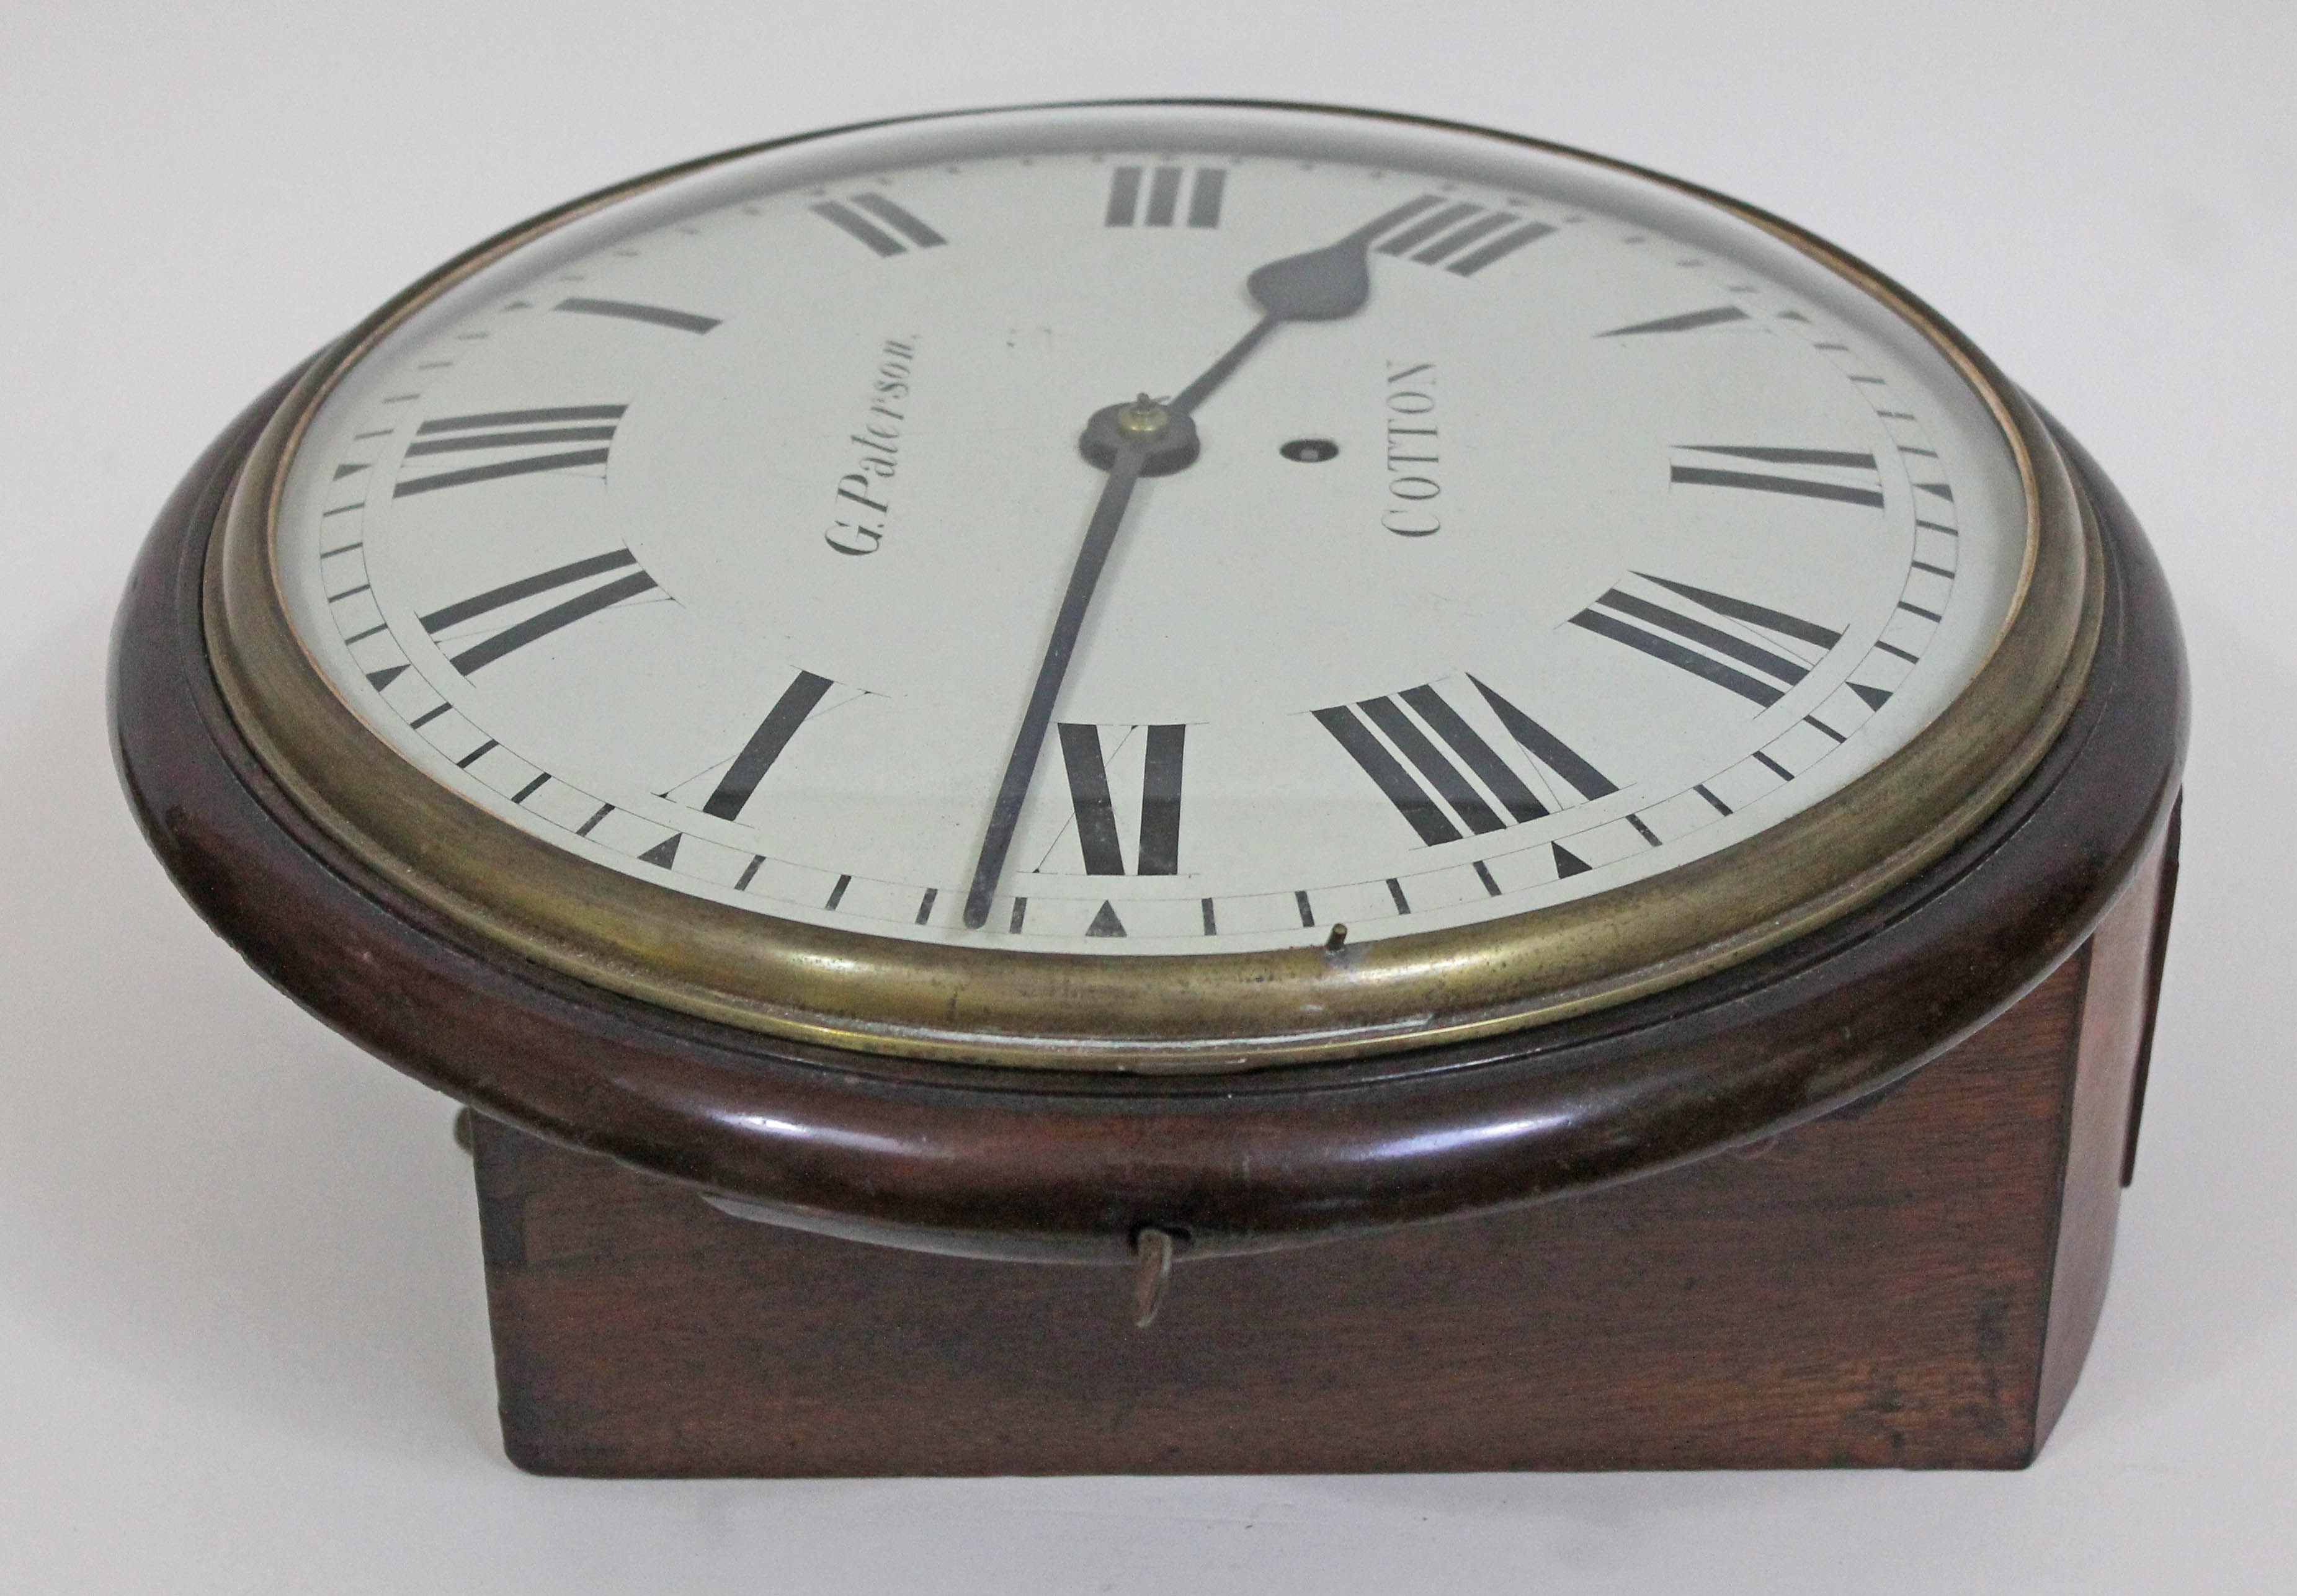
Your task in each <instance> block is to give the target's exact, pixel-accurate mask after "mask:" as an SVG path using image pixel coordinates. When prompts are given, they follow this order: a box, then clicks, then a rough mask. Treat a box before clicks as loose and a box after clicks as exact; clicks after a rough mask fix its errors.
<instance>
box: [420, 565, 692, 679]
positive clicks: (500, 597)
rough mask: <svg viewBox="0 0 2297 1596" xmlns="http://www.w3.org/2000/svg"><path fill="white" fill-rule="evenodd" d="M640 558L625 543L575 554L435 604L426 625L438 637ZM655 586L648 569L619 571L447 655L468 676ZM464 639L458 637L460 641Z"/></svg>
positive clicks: (620, 567) (621, 567)
mask: <svg viewBox="0 0 2297 1596" xmlns="http://www.w3.org/2000/svg"><path fill="white" fill-rule="evenodd" d="M636 564H638V556H637V555H634V554H632V553H630V550H628V549H626V548H618V549H616V550H615V551H614V552H613V553H612V554H605V555H593V556H592V557H591V558H589V559H587V560H576V561H574V562H573V563H572V564H567V565H560V566H557V567H556V568H555V569H553V570H549V571H544V572H537V573H536V574H535V575H533V576H530V577H523V578H521V579H520V580H517V581H515V582H505V583H504V584H503V585H502V586H501V587H499V588H488V589H487V590H486V591H485V592H483V593H480V594H475V595H473V596H471V597H469V598H465V599H464V600H463V601H462V602H460V603H459V604H450V605H447V606H445V607H444V608H443V609H437V610H433V611H432V612H431V613H429V614H427V615H425V616H424V617H423V629H424V631H426V632H428V633H430V634H431V636H432V637H433V638H438V637H440V634H442V633H445V632H449V631H452V630H454V629H457V628H459V627H461V626H463V625H464V624H465V622H467V621H475V620H477V619H479V618H480V617H481V616H483V615H491V614H493V613H495V612H496V611H498V610H502V609H507V608H509V607H510V606H512V605H516V604H519V603H521V602H522V601H523V600H525V599H529V598H534V597H538V596H540V595H542V594H545V593H551V592H556V590H557V589H559V588H572V587H575V586H578V585H579V584H581V583H585V582H588V581H589V580H590V579H591V578H593V577H598V576H605V574H606V573H607V572H613V571H622V570H625V569H627V568H629V567H631V566H635V565H636ZM654 586H655V580H654V578H652V577H650V576H648V575H647V574H646V572H643V571H636V570H633V571H630V574H628V575H627V576H618V577H615V578H613V580H611V581H605V582H600V583H599V584H598V585H597V586H596V587H592V588H584V590H583V591H581V592H580V593H578V594H576V595H575V596H573V597H572V598H568V599H564V600H562V601H561V602H559V603H557V604H555V605H550V606H549V607H548V608H547V609H544V610H541V611H539V612H537V613H534V614H531V615H529V616H528V617H527V618H526V619H525V620H523V621H516V622H515V623H513V624H512V625H509V626H506V627H505V628H503V629H501V630H500V631H498V632H494V633H492V634H491V635H489V636H485V637H483V638H480V640H479V641H477V642H474V643H472V644H470V646H467V647H465V648H462V649H461V650H460V651H459V652H457V653H455V654H449V655H448V658H447V662H448V663H449V664H450V665H452V666H454V667H455V669H456V670H459V671H461V672H462V673H463V674H464V675H465V676H468V675H470V674H471V673H472V672H473V671H475V670H480V669H481V668H482V667H484V666H487V665H491V664H493V663H494V662H496V661H497V660H499V659H501V658H502V657H503V656H504V655H506V654H514V653H515V652H517V651H518V650H519V649H522V648H523V647H525V646H527V645H528V644H530V643H532V642H534V641H536V640H537V639H538V638H547V637H548V636H549V635H550V634H551V633H553V632H555V631H557V630H559V629H561V628H563V627H568V626H572V625H573V624H574V622H576V621H580V620H581V619H582V618H583V617H585V616H586V615H595V614H597V613H598V612H599V611H601V610H604V609H609V608H611V607H613V605H618V604H620V603H622V601H623V600H624V599H626V598H635V597H637V596H638V595H639V594H641V593H645V592H648V591H650V590H652V588H654ZM460 640H461V639H457V641H460Z"/></svg>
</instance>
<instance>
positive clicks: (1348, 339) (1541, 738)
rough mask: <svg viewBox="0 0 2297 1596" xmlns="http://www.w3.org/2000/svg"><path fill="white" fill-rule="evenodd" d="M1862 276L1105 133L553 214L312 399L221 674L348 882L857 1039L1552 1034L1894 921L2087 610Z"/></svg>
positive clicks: (2036, 451)
mask: <svg viewBox="0 0 2297 1596" xmlns="http://www.w3.org/2000/svg"><path fill="white" fill-rule="evenodd" d="M221 547H222V552H221V554H220V555H219V556H218V558H217V560H216V562H215V564H214V570H213V585H212V590H211V606H210V629H211V632H212V633H213V634H215V636H216V638H217V640H218V644H219V646H218V648H217V654H218V661H219V663H220V665H221V667H222V670H221V675H222V678H223V681H224V685H225V687H226V692H227V693H228V694H229V695H230V696H231V699H232V702H233V703H234V704H235V711H236V712H238V713H239V714H240V715H241V717H242V718H243V720H244V721H245V722H246V723H247V724H248V726H249V728H250V729H251V734H252V735H253V736H254V737H255V740H256V741H257V743H258V745H259V747H263V748H264V749H265V750H266V756H267V760H268V761H269V762H271V763H272V764H274V765H275V766H276V768H277V769H279V771H280V773H281V774H282V776H283V778H284V779H285V780H286V781H287V783H288V785H289V786H290V787H291V789H292V790H294V791H295V792H296V793H297V795H298V796H299V798H300V799H301V801H302V802H304V803H305V805H306V806H307V807H308V808H309V809H310V810H311V811H312V812H313V813H314V815H315V816H317V817H318V818H319V819H322V821H323V823H325V824H326V825H327V826H328V827H330V829H332V830H333V831H335V832H336V833H337V834H338V835H341V836H342V837H343V838H345V839H346V840H347V841H349V842H350V843H352V844H353V845H354V846H356V847H357V848H358V849H359V851H361V853H362V855H363V856H365V857H367V858H368V859H370V860H371V861H373V862H375V863H376V864H378V865H379V866H380V867H381V868H384V869H386V870H387V871H388V872H389V873H390V874H391V876H393V877H394V878H395V879H397V880H399V881H400V882H401V883H402V884H408V885H411V886H413V887H414V888H415V889H416V890H417V891H418V892H419V893H421V894H422V895H423V896H424V897H425V898H426V899H427V900H428V901H432V902H434V903H437V904H439V905H440V906H441V907H444V908H446V909H449V911H450V912H452V913H454V914H456V915H457V917H460V918H462V919H464V920H465V921H466V922H467V923H469V924H471V925H473V926H476V927H478V928H480V929H482V930H483V931H484V932H486V933H488V934H491V935H495V936H498V937H500V938H503V939H506V940H507V941H509V942H512V943H513V944H514V945H515V946H517V947H519V948H520V949H521V950H524V951H528V952H531V953H532V954H534V955H535V956H537V957H540V958H545V959H546V960H548V961H550V962H554V963H556V964H558V965H560V966H561V967H566V968H570V969H572V970H574V971H576V972H577V973H579V974H582V975H586V976H588V977H589V978H591V979H594V980H597V981H599V982H601V983H605V984H607V985H610V986H614V987H617V988H619V989H621V990H623V991H630V992H633V993H635V994H637V995H639V996H642V997H646V998H647V999H649V1000H655V1001H659V1002H664V1003H668V1004H671V1006H674V1007H679V1008H687V1009H689V1010H691V1011H694V1012H698V1013H703V1014H706V1015H710V1016H714V1017H720V1018H733V1019H735V1020H737V1021H738V1022H740V1023H743V1024H751V1025H754V1026H760V1027H762V1028H765V1029H768V1030H776V1031H781V1032H786V1033H790V1034H794V1035H800V1036H804V1037H809V1038H811V1039H814V1040H822V1041H836V1042H845V1043H853V1044H859V1045H863V1046H869V1047H875V1048H881V1049H891V1050H894V1051H902V1052H912V1053H925V1054H932V1055H936V1056H943V1057H959V1058H976V1059H984V1060H992V1061H1000V1062H1020V1063H1032V1064H1044V1065H1078V1064H1107V1065H1120V1066H1124V1067H1135V1068H1140V1067H1194V1068H1203V1067H1223V1066H1232V1065H1249V1064H1259V1063H1269V1062H1278V1061H1281V1060H1284V1059H1287V1058H1293V1057H1303V1056H1312V1055H1317V1054H1323V1053H1330V1052H1336V1051H1342V1052H1344V1051H1351V1050H1354V1051H1361V1050H1363V1049H1367V1048H1375V1047H1379V1048H1386V1047H1395V1046H1399V1045H1405V1044H1407V1043H1409V1042H1411V1041H1416V1040H1420V1039H1425V1038H1430V1037H1434V1036H1448V1035H1457V1034H1461V1033H1464V1032H1471V1031H1474V1030H1477V1029H1491V1028H1497V1027H1503V1026H1509V1025H1519V1024H1527V1023H1531V1022H1533V1021H1535V1020H1537V1019H1539V1018H1542V1017H1544V1016H1550V1015H1553V1014H1560V1013H1565V1012H1570V1011H1572V1010H1573V1009H1575V1008H1586V1007H1589V1006H1592V1005H1595V1004H1600V1003H1603V1002H1610V1001H1615V1000H1618V999H1620V998H1624V997H1626V996H1630V995H1633V994H1634V993H1635V992H1638V991H1648V990H1651V989H1652V988H1654V987H1655V986H1659V985H1664V984H1667V983H1672V982H1675V981H1679V980H1682V979H1685V978H1687V977H1688V976H1690V975H1695V974H1697V973H1700V971H1702V970H1705V969H1708V968H1713V967H1717V966H1718V965H1720V964H1724V963H1727V962H1729V961H1731V960H1732V959H1734V958H1741V957H1744V956H1745V955H1747V954H1749V953H1751V952H1753V951H1755V950H1758V949H1759V948H1761V947H1764V946H1767V945H1771V944H1773V943H1774V942H1777V941H1779V940H1781V939H1782V938H1783V937H1785V936H1789V935H1791V934H1795V933H1796V932H1798V931H1799V930H1803V929H1807V928H1809V927H1810V926H1814V925H1815V924H1818V923H1821V922H1823V921H1824V919H1825V918H1828V917H1832V916H1833V915H1835V914H1839V913H1840V912H1842V911H1843V910H1844V909H1848V908H1849V907H1851V906H1852V905H1854V904H1855V903H1857V902H1858V901H1865V899H1867V898H1871V897H1872V896H1873V894H1874V893H1878V892H1880V891H1881V890H1882V889H1883V888H1884V887H1885V886H1887V885H1889V884H1892V883H1893V882H1895V881H1897V880H1900V879H1904V878H1905V877H1906V876H1908V875H1909V874H1911V873H1912V872H1913V871H1914V870H1915V869H1917V868H1919V867H1920V865H1921V864H1922V862H1924V861H1925V860H1927V859H1929V858H1931V857H1935V856H1936V854H1937V853H1938V852H1939V851H1942V850H1943V849H1944V848H1945V847H1947V846H1948V845H1950V843H1952V842H1953V841H1954V840H1955V839H1956V838H1957V837H1958V836H1959V835H1963V834H1964V833H1965V832H1966V831H1967V830H1968V828H1969V827H1970V826H1971V825H1972V824H1974V823H1975V822H1976V821H1977V820H1978V819H1980V818H1982V816H1983V815H1984V813H1985V812H1986V811H1987V810H1988V808H1989V807H1990V806H1991V805H1992V803H1993V802H1996V801H1997V800H1998V799H1999V797H2000V796H2001V795H2002V794H2003V793H2004V792H2005V791H2006V790H2007V788H2008V786H2010V785H2011V784H2013V783H2014V781H2015V779H2016V778H2017V777H2018V776H2019V775H2020V774H2021V772H2022V770H2023V769H2025V768H2027V767H2028V766H2029V765H2030V763H2031V761H2032V760H2033V759H2034V758H2035V757H2037V756H2038V753H2039V752H2040V750H2041V748H2042V747H2043V746H2045V745H2046V742H2047V739H2048V736H2049V735H2050V733H2051V731H2052V730H2053V729H2054V725H2055V723H2056V721H2055V718H2056V717H2057V716H2059V715H2061V714H2062V712H2063V707H2064V705H2065V704H2066V703H2069V702H2070V701H2071V694H2072V691H2073V689H2074V687H2076V686H2078V681H2079V671H2080V669H2081V664H2082V659H2083V655H2082V649H2083V646H2084V643H2083V637H2084V634H2083V624H2082V612H2083V604H2084V595H2085V591H2086V580H2085V551H2084V547H2083V541H2082V531H2081V527H2080V523H2079V516H2078V514H2077V513H2076V512H2075V511H2074V510H2073V509H2072V508H2071V499H2070V498H2069V497H2068V496H2067V494H2066V490H2065V488H2064V484H2063V481H2062V466H2061V465H2059V464H2058V463H2057V462H2056V461H2055V459H2054V456H2053V455H2051V454H2050V453H2049V452H2048V448H2047V444H2046V440H2045V439H2043V438H2042V435H2041V433H2040V432H2039V429H2038V426H2036V424H2034V422H2033V420H2032V417H2031V415H2030V414H2029V412H2027V411H2026V410H2025V408H2024V407H2023V404H2022V401H2021V400H2020V399H2018V397H2017V396H2016V395H2015V393H2014V391H2011V390H2009V389H2008V387H2007V385H2006V384H2005V383H2001V382H2000V381H1999V380H1998V379H1997V378H1996V377H1995V376H1994V375H1993V374H1991V372H1990V368H1988V367H1987V366H1985V365H1984V363H1983V361H1982V360H1981V359H1980V358H1979V357H1977V356H1976V355H1975V354H1974V353H1972V351H1970V350H1967V349H1966V348H1965V347H1964V345H1963V344H1962V343H1961V342H1960V341H1959V340H1958V339H1957V338H1956V337H1955V335H1954V334H1953V333H1951V331H1950V330H1948V329H1947V328H1945V327H1943V326H1942V325H1940V324H1939V323H1938V322H1937V321H1936V320H1935V318H1933V317H1930V316H1928V315H1927V314H1926V313H1925V312H1923V311H1922V309H1921V308H1920V307H1919V306H1917V305H1914V303H1912V302H1911V301H1909V300H1906V298H1905V297H1904V296H1903V295H1902V294H1900V293H1898V292H1897V291H1896V290H1894V289H1892V288H1890V287H1889V285H1888V284H1884V283H1882V282H1881V281H1880V280H1878V279H1876V278H1874V277H1873V276H1872V275H1871V274H1869V273H1867V272H1865V270H1864V268H1861V267H1857V266H1856V264H1855V263H1852V262H1849V261H1848V260H1846V259H1843V258H1841V257H1840V256H1838V255H1836V254H1834V253H1833V252H1832V251H1829V250H1827V249H1826V248H1825V246H1824V245H1821V244H1818V243H1815V241H1812V240H1809V239H1807V238H1806V237H1804V236H1802V235H1800V234H1796V233H1793V232H1792V231H1791V230H1789V229H1786V228H1784V227H1783V226H1781V225H1778V224H1775V223H1773V222H1771V221H1770V220H1768V218H1763V217H1761V216H1759V215H1758V214H1757V213H1753V212H1750V211H1747V210H1742V209H1741V208H1738V207H1735V206H1733V205H1731V204H1729V203H1728V202H1721V201H1718V200H1717V199H1715V198H1714V197H1713V196H1708V195H1705V194H1702V193H1698V192H1696V191H1692V190H1689V189H1686V188H1684V187H1683V186H1681V185H1673V184H1670V183H1667V182H1666V181H1664V180H1661V179H1657V178H1654V177H1651V176H1649V175H1647V174H1642V173H1639V172H1636V171H1634V170H1632V169H1625V168H1621V167H1618V166H1617V165H1613V164H1610V163H1606V162H1602V161H1600V160H1594V159H1593V158H1589V157H1585V156H1581V155H1577V154H1575V153H1572V152H1564V151H1560V150H1556V149H1552V148H1550V147H1546V146H1542V145H1538V144H1530V143H1527V142H1524V141H1520V140H1515V139H1508V138H1503V137H1501V136H1495V135H1490V134H1485V133H1480V132H1476V131H1473V130H1468V129H1461V128H1448V127H1443V126H1437V125H1429V124H1424V123H1417V122H1411V121H1405V120H1400V119H1381V118H1374V117H1368V116H1363V115H1358V114H1345V113H1337V112H1328V111H1301V110H1289V109H1278V108H1266V107H1246V106H1236V105H1173V106H1143V105H1119V106H1080V107H1061V108H1049V109H1037V110H1026V111H1004V112H989V113H980V114H975V115H968V116H961V117H951V118H937V119H922V120H916V121H909V122H902V123H894V124H888V125H884V126H879V127H874V128H860V129H854V130H849V131H845V132H842V133H836V134H831V135H826V136H815V137H811V138H807V139H803V140H799V141H795V142H792V143H786V144H778V145H773V146H769V147H766V148H764V149H762V150H759V151H755V152H745V153H739V154H737V155H734V156H731V157H728V158H722V159H720V160H713V161H709V162H704V163H701V164H699V165H698V166H696V167H695V168H692V169H684V170H682V171H680V172H678V173H673V174H671V175H669V176H667V177H661V178H657V179H649V180H646V181H643V182H641V183H639V184H637V185H630V186H629V187H627V188H625V189H623V190H619V191H615V192H614V193H610V194H608V195H605V196H602V197H600V198H599V199H597V200H594V201H592V202H585V203H583V204H581V205H578V206H575V207H572V208H570V209H569V210H567V211H565V212H563V213H559V214H556V215H554V216H553V217H550V218H544V219H543V220H542V221H540V222H539V223H537V224H534V225H532V226H530V227H528V228H526V229H522V230H521V231H520V232H518V233H515V234H511V235H509V236H507V237H506V239H505V240H501V241H498V242H497V243H495V244H493V245H490V246H488V247H487V248H485V249H483V250H482V251H477V252H476V253H474V255H473V257H471V258H469V259H465V260H464V261H462V262H458V263H457V264H456V265H455V266H453V267H449V268H447V269H446V270H445V271H443V272H442V273H441V274H440V275H439V276H436V277H435V278H433V279H432V280H430V281H429V282H426V283H425V284H421V285H418V287H417V288H416V290H413V291H410V292H409V294H408V295H407V296H405V297H403V298H402V299H401V300H399V301H398V302H396V303H394V305H393V306H391V307H389V308H387V309H386V310H385V311H384V312H383V313H381V314H379V316H378V317H376V318H375V320H374V321H373V322H371V323H370V324H369V325H367V326H366V327H365V328H363V329H361V331H360V332H359V333H358V334H355V335H354V337H353V338H352V339H350V340H348V341H346V343H345V344H344V345H343V346H342V348H341V349H340V350H337V351H336V352H335V353H334V354H333V356H332V357H331V358H328V359H326V360H325V361H323V362H322V363H320V365H319V366H317V368H315V370H314V372H313V373H312V374H310V375H309V377H308V378H307V379H306V382H305V384H304V390H303V392H302V394H301V398H300V399H299V400H298V401H297V402H295V403H292V404H291V405H289V406H288V407H286V408H285V410H284V411H283V415H282V419H281V421H280V422H279V423H277V424H275V426H274V429H273V434H272V436H270V437H269V438H268V440H267V443H266V449H265V452H263V453H261V454H259V458H258V462H257V465H256V467H255V468H253V469H251V472H250V473H248V476H247V478H246V479H245V481H243V487H242V490H241V493H240V496H239V502H238V503H237V504H236V505H235V508H234V512H233V517H232V522H231V525H230V529H229V531H228V534H227V536H226V539H223V540H222V545H221Z"/></svg>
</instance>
